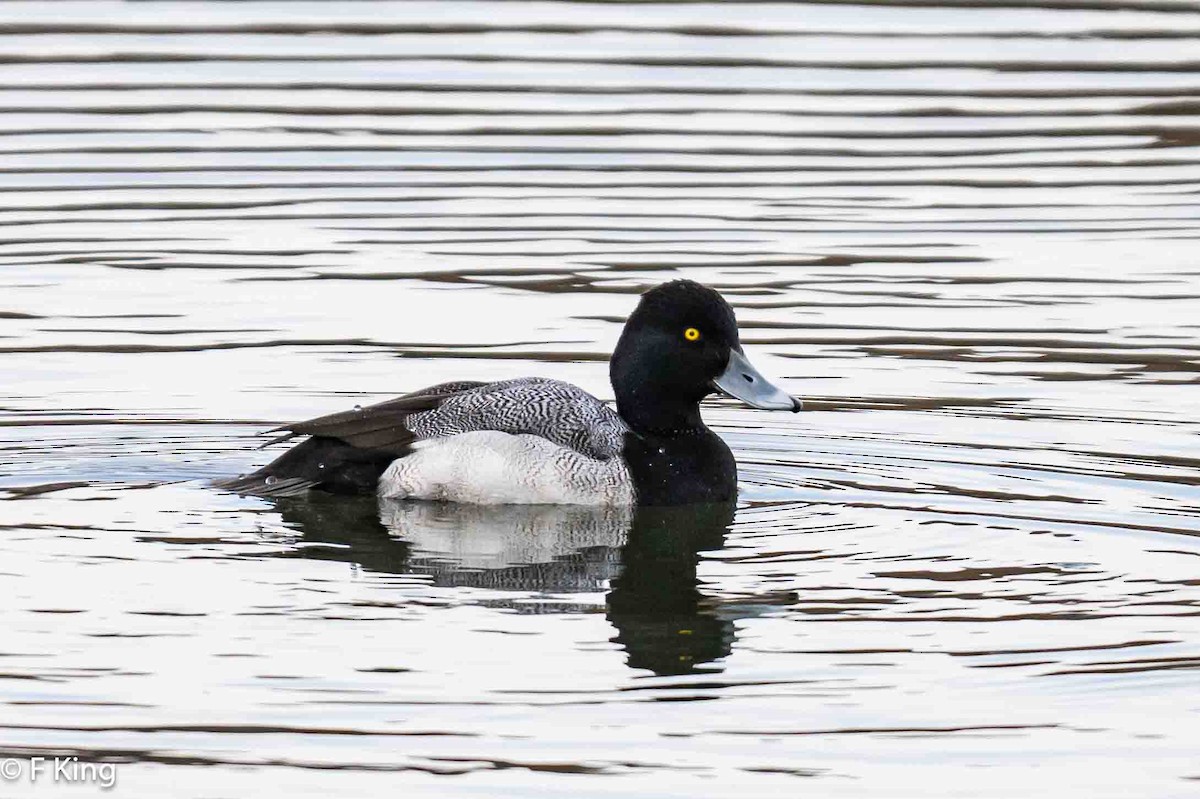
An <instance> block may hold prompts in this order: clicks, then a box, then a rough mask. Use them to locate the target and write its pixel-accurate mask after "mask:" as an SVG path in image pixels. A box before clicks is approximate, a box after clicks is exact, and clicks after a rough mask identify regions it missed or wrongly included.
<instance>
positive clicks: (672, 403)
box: [617, 390, 707, 437]
mask: <svg viewBox="0 0 1200 799" xmlns="http://www.w3.org/2000/svg"><path fill="white" fill-rule="evenodd" d="M617 413H619V414H620V415H621V418H622V419H624V420H625V424H627V425H629V427H630V429H631V430H633V431H634V432H636V433H641V434H643V435H654V436H665V437H671V436H677V435H687V434H689V433H696V432H699V431H702V430H705V429H707V428H705V426H704V420H703V419H701V418H700V403H699V402H686V401H680V400H678V399H668V398H666V397H662V396H654V395H653V394H652V393H650V392H644V391H636V390H635V391H632V392H630V393H629V395H628V396H624V397H623V396H621V393H620V392H618V394H617Z"/></svg>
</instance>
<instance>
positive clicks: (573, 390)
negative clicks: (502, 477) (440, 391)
mask: <svg viewBox="0 0 1200 799" xmlns="http://www.w3.org/2000/svg"><path fill="white" fill-rule="evenodd" d="M406 425H407V427H408V429H409V430H411V431H412V432H413V433H414V434H415V435H416V436H417V438H420V439H425V438H442V437H445V436H452V435H456V434H458V433H468V432H473V431H476V430H495V431H499V432H502V433H511V434H513V435H519V434H522V433H528V434H532V435H537V436H541V437H542V438H545V439H547V440H549V441H552V442H554V443H555V444H559V445H561V446H564V447H570V448H571V449H573V450H575V451H577V452H580V453H582V454H584V455H587V456H588V457H591V458H596V459H598V460H608V459H609V458H612V457H614V456H616V455H619V454H620V453H621V447H622V441H623V439H624V436H625V433H626V431H627V430H628V429H629V428H628V427H627V426H626V425H625V423H624V422H623V421H621V417H620V416H618V415H617V413H616V411H614V410H613V409H611V408H609V407H608V406H607V405H605V404H604V403H603V402H601V401H600V400H598V399H596V398H595V397H593V396H592V395H591V394H589V393H587V392H586V391H584V390H583V389H581V388H578V387H577V386H573V385H571V384H570V383H564V382H562V381H561V380H550V379H547V378H541V377H523V378H517V379H515V380H502V381H500V382H497V383H488V384H486V385H483V386H480V387H478V388H474V389H471V390H469V391H464V392H462V393H460V394H457V395H456V396H453V397H450V398H449V399H447V400H446V401H445V402H443V403H442V404H441V405H440V406H438V407H437V408H434V409H433V410H429V411H421V412H419V413H414V414H412V415H411V416H409V417H408V418H407V420H406Z"/></svg>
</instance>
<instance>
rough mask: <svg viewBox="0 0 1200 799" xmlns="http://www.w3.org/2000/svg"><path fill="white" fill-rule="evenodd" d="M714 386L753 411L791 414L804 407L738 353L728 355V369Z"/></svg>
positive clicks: (732, 352) (719, 376)
mask: <svg viewBox="0 0 1200 799" xmlns="http://www.w3.org/2000/svg"><path fill="white" fill-rule="evenodd" d="M713 385H714V386H715V387H716V389H717V390H718V391H720V392H721V393H722V394H726V395H728V396H730V397H733V398H734V399H739V400H741V401H742V402H744V403H746V404H747V405H749V406H750V407H751V408H761V409H762V410H764V411H792V412H793V413H795V412H796V411H799V410H800V409H801V408H802V407H804V405H803V403H801V402H800V400H798V399H797V398H795V397H793V396H792V395H791V394H788V393H787V392H786V391H784V390H783V389H782V388H780V387H779V386H777V385H775V384H774V383H772V382H771V381H770V380H768V379H767V378H765V377H763V375H762V373H761V372H759V371H758V370H757V369H755V368H754V364H752V363H750V361H749V360H747V359H746V356H745V355H743V354H742V353H740V352H738V351H737V350H733V351H731V352H730V353H729V365H728V366H726V367H725V371H724V372H721V374H720V375H718V376H717V379H716V380H714V381H713Z"/></svg>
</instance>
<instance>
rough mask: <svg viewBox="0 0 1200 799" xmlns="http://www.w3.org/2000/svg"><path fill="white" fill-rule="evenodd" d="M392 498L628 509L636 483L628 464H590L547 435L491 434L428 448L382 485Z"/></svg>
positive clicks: (390, 471)
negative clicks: (612, 506) (624, 506)
mask: <svg viewBox="0 0 1200 799" xmlns="http://www.w3.org/2000/svg"><path fill="white" fill-rule="evenodd" d="M379 495H380V496H381V497H387V498H402V497H408V498H412V499H436V500H446V501H449V502H468V503H472V504H476V505H628V504H631V503H632V502H633V500H634V495H633V480H632V479H631V478H630V476H629V470H628V469H627V468H626V466H625V462H624V461H623V460H622V459H621V458H620V457H615V458H610V459H608V460H606V461H601V460H596V459H594V458H589V457H587V456H586V455H581V454H580V453H578V452H576V451H575V450H573V449H568V448H567V447H561V446H559V445H558V444H555V443H553V442H551V441H547V440H546V439H544V438H542V437H541V436H533V435H510V434H509V433H500V432H496V431H491V430H485V431H477V432H472V433H459V434H458V435H454V436H449V437H447V438H435V439H430V440H428V441H422V442H421V443H420V444H418V445H417V446H416V448H415V451H414V452H413V453H412V454H411V455H407V456H405V457H403V458H400V459H398V460H396V461H394V462H393V463H392V465H391V466H389V467H388V468H387V471H385V472H384V473H383V476H382V477H380V478H379Z"/></svg>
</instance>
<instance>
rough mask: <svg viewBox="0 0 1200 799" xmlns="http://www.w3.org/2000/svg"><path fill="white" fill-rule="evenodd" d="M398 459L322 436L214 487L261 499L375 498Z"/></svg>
mask: <svg viewBox="0 0 1200 799" xmlns="http://www.w3.org/2000/svg"><path fill="white" fill-rule="evenodd" d="M396 457H397V456H396V455H395V454H393V453H387V452H379V451H378V450H369V449H359V448H358V447H354V446H351V445H350V444H347V443H345V442H344V441H338V440H337V439H334V438H323V437H320V436H318V437H315V438H310V439H309V440H307V441H305V442H304V443H303V444H298V445H297V446H295V447H292V448H291V449H289V450H288V451H287V452H285V453H283V454H282V455H280V456H279V457H278V458H276V459H275V460H273V461H271V462H270V463H268V464H267V465H266V466H264V467H262V468H261V469H259V470H258V471H256V472H252V473H251V474H247V475H242V476H241V477H234V478H232V479H228V480H218V481H216V482H214V483H213V485H214V486H215V487H216V488H222V489H225V490H226V491H234V492H237V493H239V494H252V495H254V496H260V497H292V496H297V495H300V494H303V493H304V492H306V491H308V490H310V489H319V490H322V491H330V492H332V493H335V494H368V493H369V494H374V493H375V489H376V484H377V483H378V482H379V476H380V475H381V474H383V472H384V470H385V469H387V467H388V465H389V464H390V463H391V462H392V461H394V460H396Z"/></svg>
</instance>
